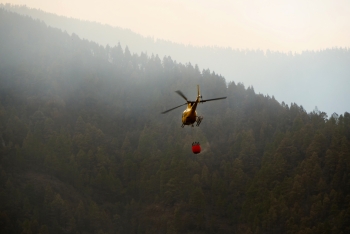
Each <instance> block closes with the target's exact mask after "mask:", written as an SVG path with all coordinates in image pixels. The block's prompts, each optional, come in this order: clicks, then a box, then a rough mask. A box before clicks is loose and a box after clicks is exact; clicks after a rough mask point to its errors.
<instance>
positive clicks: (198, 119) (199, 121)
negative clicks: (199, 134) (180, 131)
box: [196, 116, 203, 127]
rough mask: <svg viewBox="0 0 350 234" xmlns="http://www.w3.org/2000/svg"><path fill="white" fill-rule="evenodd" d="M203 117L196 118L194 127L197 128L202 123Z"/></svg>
mask: <svg viewBox="0 0 350 234" xmlns="http://www.w3.org/2000/svg"><path fill="white" fill-rule="evenodd" d="M202 120H203V117H202V116H197V120H196V123H197V124H196V126H197V127H198V126H199V125H200V124H201V123H202Z"/></svg>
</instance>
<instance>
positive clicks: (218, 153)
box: [0, 10, 350, 234]
mask: <svg viewBox="0 0 350 234" xmlns="http://www.w3.org/2000/svg"><path fill="white" fill-rule="evenodd" d="M197 84H199V85H200V86H201V90H202V95H203V98H204V99H210V98H214V97H220V96H227V99H226V100H224V101H217V102H209V103H205V104H203V105H202V104H201V105H200V106H199V107H198V112H199V114H200V115H203V116H204V119H203V122H202V124H201V125H200V127H198V128H197V127H195V128H191V127H187V128H181V127H180V126H181V112H182V109H181V108H179V109H178V110H174V111H173V112H170V113H168V114H166V115H161V114H160V112H162V111H164V110H166V109H168V108H170V107H173V106H176V105H179V104H182V103H183V99H181V97H179V96H178V95H177V94H176V93H174V91H175V90H182V91H183V93H185V94H186V95H187V97H188V98H190V99H193V98H194V97H195V95H196V85H197ZM193 141H199V142H200V143H201V144H202V148H203V150H202V153H200V154H198V155H194V154H192V152H191V144H192V142H193ZM0 143H1V144H0V173H1V176H0V232H1V233H300V234H301V233H349V231H350V193H349V192H350V191H349V190H350V114H349V113H347V112H345V113H344V114H341V115H337V114H334V115H332V116H330V117H327V115H326V114H325V113H324V112H320V111H317V110H315V111H313V112H310V113H307V112H306V111H305V110H304V109H303V108H302V107H301V106H298V105H297V104H295V103H291V104H285V103H279V102H277V101H276V100H275V99H274V97H273V96H265V95H262V94H256V93H255V91H254V88H253V87H245V86H244V85H243V84H241V83H235V82H234V81H231V82H229V83H228V85H227V84H226V80H225V79H224V78H223V77H222V76H220V75H217V74H216V73H215V72H214V71H210V70H208V69H206V70H202V71H200V70H199V68H198V66H197V65H192V64H190V63H187V64H181V63H177V62H175V61H174V60H173V59H172V58H171V57H164V58H159V57H158V56H157V55H153V54H152V55H148V54H145V53H141V54H132V53H130V50H129V48H128V47H124V48H122V47H121V46H120V45H119V46H113V47H109V46H107V47H104V46H100V45H98V44H96V43H94V42H91V41H87V40H82V39H80V38H79V37H78V36H77V35H75V34H73V35H69V34H67V33H65V32H62V31H61V30H59V29H55V28H51V27H48V26H46V25H45V24H44V23H42V22H39V21H37V20H32V19H31V18H29V17H23V16H20V15H17V14H15V13H10V12H7V11H5V10H0Z"/></svg>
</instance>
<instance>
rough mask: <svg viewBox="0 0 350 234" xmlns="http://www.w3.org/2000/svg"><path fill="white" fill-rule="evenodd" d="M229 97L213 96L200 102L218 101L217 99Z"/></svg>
mask: <svg viewBox="0 0 350 234" xmlns="http://www.w3.org/2000/svg"><path fill="white" fill-rule="evenodd" d="M226 98H227V97H219V98H212V99H207V100H201V101H200V102H210V101H216V100H221V99H226Z"/></svg>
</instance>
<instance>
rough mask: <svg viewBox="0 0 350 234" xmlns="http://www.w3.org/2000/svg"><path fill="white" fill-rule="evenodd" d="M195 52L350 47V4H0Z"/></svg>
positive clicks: (156, 0) (306, 0)
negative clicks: (207, 48) (119, 30)
mask: <svg viewBox="0 0 350 234" xmlns="http://www.w3.org/2000/svg"><path fill="white" fill-rule="evenodd" d="M0 3H11V4H16V5H27V6H28V7H30V8H39V9H41V10H43V11H47V12H51V13H56V14H58V15H64V16H68V17H72V18H78V19H82V20H89V21H96V22H100V23H103V24H109V25H112V26H118V27H122V28H128V29H131V30H132V31H134V32H136V33H139V34H141V35H143V36H151V37H154V38H155V39H157V38H159V39H165V40H169V41H173V42H177V43H182V44H191V45H195V46H203V45H209V46H220V47H232V48H234V49H235V48H241V49H263V50H266V49H270V50H279V51H284V52H288V51H292V52H301V51H302V50H319V49H325V48H332V47H350V1H349V0H288V1H286V0H265V1H263V0H0Z"/></svg>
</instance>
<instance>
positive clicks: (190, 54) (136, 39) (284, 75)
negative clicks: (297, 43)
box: [0, 4, 350, 115]
mask: <svg viewBox="0 0 350 234" xmlns="http://www.w3.org/2000/svg"><path fill="white" fill-rule="evenodd" d="M2 7H3V8H5V9H8V10H9V11H13V12H17V13H19V14H22V15H28V16H31V17H33V18H34V19H39V20H42V21H44V22H45V23H46V24H47V25H49V26H51V27H55V28H60V29H62V31H66V32H67V33H68V34H69V35H71V34H72V33H74V34H76V35H78V36H79V37H80V38H83V39H87V40H91V41H94V42H96V43H98V44H100V45H103V46H106V45H110V46H111V47H114V46H118V43H120V44H121V46H122V47H123V48H124V47H125V46H129V49H130V51H131V53H132V54H133V53H137V54H141V52H143V53H148V55H151V54H152V53H153V54H158V55H159V57H160V58H161V59H162V58H163V57H164V56H166V57H167V56H171V58H172V60H173V61H177V62H178V63H179V62H181V63H183V64H186V63H188V62H191V63H192V64H198V67H199V68H200V70H202V69H208V68H209V69H210V70H214V71H215V72H216V73H218V74H221V75H222V76H223V77H225V79H226V81H227V82H230V81H235V82H236V83H238V82H239V83H243V84H245V85H246V86H251V85H253V86H254V88H255V91H256V93H262V94H264V95H270V96H272V95H273V96H274V97H275V98H276V100H277V101H279V102H282V101H284V102H286V103H292V102H293V103H297V104H298V105H302V106H303V108H304V109H305V110H307V112H310V111H312V110H314V109H315V107H316V106H317V107H318V109H319V110H321V111H323V112H326V113H327V114H328V115H332V114H333V113H334V112H336V113H338V114H342V113H344V112H345V111H349V110H350V102H348V101H347V100H350V92H349V91H348V87H350V79H349V77H350V66H349V64H350V49H349V48H337V47H333V48H325V49H322V50H317V51H313V50H311V51H299V52H295V51H290V52H282V51H270V50H267V51H264V50H260V49H248V48H237V47H235V46H234V44H233V46H232V48H220V47H217V46H205V47H196V46H193V45H183V44H179V43H173V42H170V41H165V40H161V39H159V38H158V39H154V38H150V37H143V36H141V35H139V34H137V33H134V32H132V31H131V30H128V29H123V28H120V27H112V26H109V25H103V24H100V23H97V22H89V21H84V20H78V19H73V18H67V17H63V16H58V15H55V14H50V13H47V12H44V11H41V10H38V9H31V8H28V7H25V6H15V5H10V4H7V5H0V8H2ZM111 17H113V16H111ZM121 23H122V22H121ZM208 30H209V29H208ZM233 33H234V32H233ZM233 43H234V42H233Z"/></svg>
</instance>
